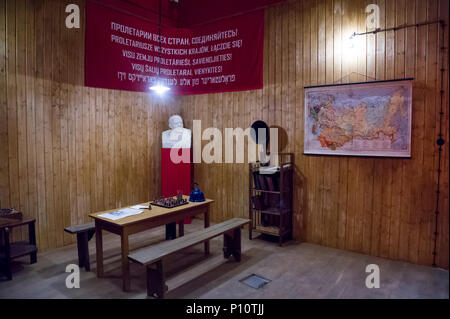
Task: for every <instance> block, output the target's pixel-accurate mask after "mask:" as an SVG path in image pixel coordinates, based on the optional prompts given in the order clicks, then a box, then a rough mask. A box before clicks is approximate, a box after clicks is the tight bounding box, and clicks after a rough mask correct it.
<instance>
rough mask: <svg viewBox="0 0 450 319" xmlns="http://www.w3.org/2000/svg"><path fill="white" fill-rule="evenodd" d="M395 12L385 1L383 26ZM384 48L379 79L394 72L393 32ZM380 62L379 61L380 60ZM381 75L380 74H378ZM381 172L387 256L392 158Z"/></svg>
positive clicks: (383, 251)
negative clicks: (381, 73)
mask: <svg viewBox="0 0 450 319" xmlns="http://www.w3.org/2000/svg"><path fill="white" fill-rule="evenodd" d="M394 14H395V3H393V2H391V1H386V2H385V17H386V18H385V21H384V25H385V28H391V27H393V26H394V25H395V21H394ZM382 23H383V22H382ZM384 40H385V44H384V47H385V50H384V58H383V59H382V61H383V67H384V71H383V77H380V79H381V80H386V79H393V78H394V74H393V73H392V71H393V70H394V64H393V62H394V56H393V52H394V32H386V33H385V39H384ZM380 62H381V61H380ZM380 76H381V75H380ZM382 162H383V166H382V172H385V173H384V174H382V175H383V180H382V185H383V193H382V203H383V206H382V208H381V209H382V217H381V242H380V256H381V257H388V256H389V243H390V225H391V220H390V218H391V196H392V192H391V186H392V162H393V160H392V159H383V160H382Z"/></svg>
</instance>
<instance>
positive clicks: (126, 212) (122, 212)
mask: <svg viewBox="0 0 450 319" xmlns="http://www.w3.org/2000/svg"><path fill="white" fill-rule="evenodd" d="M142 212H143V210H137V209H132V208H124V209H119V210H116V211H114V212H111V213H105V214H101V215H98V216H100V217H103V218H107V219H111V220H118V219H121V218H125V217H128V216H133V215H138V214H140V213H142Z"/></svg>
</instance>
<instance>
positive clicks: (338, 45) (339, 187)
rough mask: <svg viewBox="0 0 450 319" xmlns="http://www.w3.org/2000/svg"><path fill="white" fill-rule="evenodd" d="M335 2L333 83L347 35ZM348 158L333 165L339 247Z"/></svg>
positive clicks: (342, 237) (339, 2) (339, 78)
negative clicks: (345, 171) (335, 176)
mask: <svg viewBox="0 0 450 319" xmlns="http://www.w3.org/2000/svg"><path fill="white" fill-rule="evenodd" d="M333 4H334V8H333V10H334V12H333V13H334V14H333V31H334V33H333V40H334V47H333V53H334V56H333V59H334V61H333V81H332V83H341V81H342V77H343V73H342V66H343V63H342V61H343V59H344V54H343V39H344V37H345V35H344V33H343V19H342V16H343V12H344V11H343V10H344V7H343V2H342V0H335V1H333ZM346 161H347V159H344V158H341V157H339V158H337V159H336V160H335V161H333V167H334V169H335V170H336V175H337V182H335V183H334V184H333V191H334V192H333V193H334V194H336V195H335V201H336V211H335V212H336V219H335V224H336V228H337V230H336V232H337V238H336V246H335V247H337V248H343V247H345V220H346V215H347V214H346V200H347V198H346V196H345V195H344V194H345V193H346V191H347V190H346V189H345V187H346V184H345V183H346V178H347V175H346V174H342V172H341V170H340V167H341V165H343V164H345V163H346Z"/></svg>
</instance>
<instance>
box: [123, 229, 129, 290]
mask: <svg viewBox="0 0 450 319" xmlns="http://www.w3.org/2000/svg"><path fill="white" fill-rule="evenodd" d="M121 240H122V290H123V291H130V263H129V262H128V251H129V248H128V233H127V232H126V231H125V230H124V231H123V232H122V235H121Z"/></svg>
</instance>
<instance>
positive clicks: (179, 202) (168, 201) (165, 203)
mask: <svg viewBox="0 0 450 319" xmlns="http://www.w3.org/2000/svg"><path fill="white" fill-rule="evenodd" d="M150 204H151V205H154V206H158V207H163V208H175V207H178V206H183V205H187V204H189V201H188V200H187V199H184V198H182V199H177V198H176V197H167V198H160V199H155V200H154V201H152V202H151V203H150Z"/></svg>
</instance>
